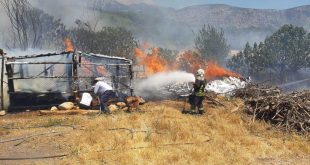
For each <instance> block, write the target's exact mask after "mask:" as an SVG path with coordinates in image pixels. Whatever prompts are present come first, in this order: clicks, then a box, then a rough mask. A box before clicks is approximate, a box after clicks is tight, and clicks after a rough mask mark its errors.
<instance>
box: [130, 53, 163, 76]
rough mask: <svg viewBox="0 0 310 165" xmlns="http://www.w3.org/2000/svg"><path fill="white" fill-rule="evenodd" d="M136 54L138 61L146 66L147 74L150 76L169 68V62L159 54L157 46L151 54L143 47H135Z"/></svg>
mask: <svg viewBox="0 0 310 165" xmlns="http://www.w3.org/2000/svg"><path fill="white" fill-rule="evenodd" d="M135 55H136V57H137V59H138V63H139V64H140V65H144V66H145V67H146V74H147V75H148V76H149V75H152V74H154V73H158V72H164V71H168V70H169V69H168V67H167V62H166V61H165V60H164V59H163V58H161V57H160V56H159V55H158V49H157V48H153V49H152V53H151V54H146V53H144V52H143V51H142V50H141V49H138V48H135Z"/></svg>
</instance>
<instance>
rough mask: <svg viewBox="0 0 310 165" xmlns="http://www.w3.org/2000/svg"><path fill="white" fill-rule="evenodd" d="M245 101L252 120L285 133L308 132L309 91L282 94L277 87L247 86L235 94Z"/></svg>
mask: <svg viewBox="0 0 310 165" xmlns="http://www.w3.org/2000/svg"><path fill="white" fill-rule="evenodd" d="M235 96H236V97H240V98H242V99H244V101H245V111H246V112H247V113H249V114H251V115H253V120H255V119H261V120H265V121H267V122H270V123H271V124H272V125H274V126H276V127H278V128H281V129H284V130H286V131H292V130H295V131H298V132H300V133H304V134H307V133H309V132H310V91H309V90H308V91H302V92H293V93H289V94H287V93H283V92H281V90H280V89H279V88H277V87H270V86H267V85H258V84H249V85H247V86H246V87H245V88H243V89H239V90H237V91H236V93H235Z"/></svg>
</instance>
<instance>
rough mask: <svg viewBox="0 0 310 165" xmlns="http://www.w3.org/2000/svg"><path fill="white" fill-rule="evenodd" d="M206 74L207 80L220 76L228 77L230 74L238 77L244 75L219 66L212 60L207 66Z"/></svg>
mask: <svg viewBox="0 0 310 165" xmlns="http://www.w3.org/2000/svg"><path fill="white" fill-rule="evenodd" d="M205 76H206V79H207V80H212V79H215V78H218V77H228V76H230V77H237V78H241V77H242V76H240V75H239V74H237V73H234V72H231V71H229V70H227V69H225V68H223V67H221V66H219V65H218V64H216V63H215V62H211V61H209V62H208V66H207V67H206V68H205Z"/></svg>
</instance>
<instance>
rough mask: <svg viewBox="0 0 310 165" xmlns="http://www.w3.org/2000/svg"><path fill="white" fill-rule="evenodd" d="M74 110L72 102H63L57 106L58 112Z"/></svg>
mask: <svg viewBox="0 0 310 165" xmlns="http://www.w3.org/2000/svg"><path fill="white" fill-rule="evenodd" d="M73 108H74V104H73V103H72V102H64V103H62V104H60V105H59V106H58V109H59V110H71V109H73Z"/></svg>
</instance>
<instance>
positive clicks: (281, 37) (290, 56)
mask: <svg viewBox="0 0 310 165" xmlns="http://www.w3.org/2000/svg"><path fill="white" fill-rule="evenodd" d="M265 46H266V52H265V54H262V55H263V56H266V58H268V59H269V61H270V63H269V66H268V67H269V68H271V69H273V70H274V71H277V72H285V71H297V70H299V69H301V68H304V67H306V66H307V65H308V63H307V61H308V60H309V53H310V37H309V34H308V35H307V32H306V30H305V29H304V28H303V27H294V26H293V25H284V26H282V27H281V28H280V29H279V30H278V31H277V32H275V33H274V34H273V35H271V36H270V37H268V38H267V39H266V40H265Z"/></svg>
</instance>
